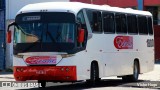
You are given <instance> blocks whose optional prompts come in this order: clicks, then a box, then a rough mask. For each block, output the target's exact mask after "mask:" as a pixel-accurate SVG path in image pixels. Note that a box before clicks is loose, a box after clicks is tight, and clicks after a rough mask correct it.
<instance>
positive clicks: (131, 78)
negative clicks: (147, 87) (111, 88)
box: [122, 61, 139, 82]
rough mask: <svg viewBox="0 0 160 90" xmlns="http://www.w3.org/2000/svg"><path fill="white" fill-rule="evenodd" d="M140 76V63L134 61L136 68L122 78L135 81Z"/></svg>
mask: <svg viewBox="0 0 160 90" xmlns="http://www.w3.org/2000/svg"><path fill="white" fill-rule="evenodd" d="M138 76H139V63H138V62H137V61H135V62H134V68H133V74H132V75H127V76H123V77H122V80H124V81H132V82H135V81H137V80H138Z"/></svg>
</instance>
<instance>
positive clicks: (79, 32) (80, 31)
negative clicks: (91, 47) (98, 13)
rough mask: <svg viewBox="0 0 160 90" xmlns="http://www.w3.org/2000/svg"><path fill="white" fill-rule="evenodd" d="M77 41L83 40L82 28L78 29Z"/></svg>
mask: <svg viewBox="0 0 160 90" xmlns="http://www.w3.org/2000/svg"><path fill="white" fill-rule="evenodd" d="M78 42H79V43H83V42H84V29H80V30H78Z"/></svg>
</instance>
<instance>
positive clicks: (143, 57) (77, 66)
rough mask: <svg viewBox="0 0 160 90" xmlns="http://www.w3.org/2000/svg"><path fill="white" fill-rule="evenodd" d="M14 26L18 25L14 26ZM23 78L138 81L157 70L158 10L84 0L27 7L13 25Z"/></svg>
mask: <svg viewBox="0 0 160 90" xmlns="http://www.w3.org/2000/svg"><path fill="white" fill-rule="evenodd" d="M11 27H14V29H11ZM7 42H8V43H11V42H12V43H13V68H14V78H15V80H17V81H26V80H38V82H39V83H41V85H42V87H45V86H46V82H77V81H86V82H90V83H92V84H95V83H96V82H98V81H100V80H101V78H105V77H109V76H117V77H121V78H122V80H125V81H137V80H138V76H139V74H142V73H146V72H149V71H152V70H153V69H154V33H153V20H152V14H151V13H150V12H147V11H138V10H134V9H130V8H118V7H111V6H108V5H93V4H85V3H80V2H45V3H35V4H29V5H26V6H24V7H23V8H22V9H20V10H19V12H18V13H17V15H16V18H15V22H13V23H11V24H10V25H9V26H8V30H7Z"/></svg>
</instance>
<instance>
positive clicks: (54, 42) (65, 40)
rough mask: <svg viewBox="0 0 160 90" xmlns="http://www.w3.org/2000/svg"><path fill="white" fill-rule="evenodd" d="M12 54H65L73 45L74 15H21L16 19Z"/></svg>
mask: <svg viewBox="0 0 160 90" xmlns="http://www.w3.org/2000/svg"><path fill="white" fill-rule="evenodd" d="M15 22H16V27H15V30H14V41H13V42H14V52H16V53H20V52H21V53H22V52H53V51H58V52H65V51H69V50H72V49H73V48H74V45H75V42H76V41H75V40H76V39H75V38H76V34H75V32H76V24H75V15H74V14H72V13H68V12H45V13H44V12H37V13H36V12H34V13H23V14H19V15H17V17H16V20H15Z"/></svg>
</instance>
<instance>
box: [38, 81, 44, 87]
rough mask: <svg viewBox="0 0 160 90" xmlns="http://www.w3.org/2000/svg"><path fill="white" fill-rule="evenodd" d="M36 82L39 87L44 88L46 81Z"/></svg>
mask: <svg viewBox="0 0 160 90" xmlns="http://www.w3.org/2000/svg"><path fill="white" fill-rule="evenodd" d="M38 83H39V84H40V85H39V87H40V88H45V87H46V81H41V80H38Z"/></svg>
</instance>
